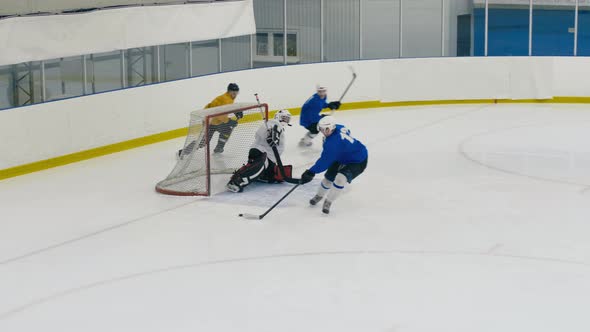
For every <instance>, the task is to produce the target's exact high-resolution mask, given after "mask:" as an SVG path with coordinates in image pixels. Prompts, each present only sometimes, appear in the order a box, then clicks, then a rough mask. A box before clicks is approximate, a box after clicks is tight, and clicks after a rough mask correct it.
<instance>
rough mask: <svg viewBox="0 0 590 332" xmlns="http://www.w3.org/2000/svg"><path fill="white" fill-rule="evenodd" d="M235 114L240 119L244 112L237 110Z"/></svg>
mask: <svg viewBox="0 0 590 332" xmlns="http://www.w3.org/2000/svg"><path fill="white" fill-rule="evenodd" d="M234 114H235V115H236V118H238V120H239V119H241V118H243V117H244V112H236V113H234Z"/></svg>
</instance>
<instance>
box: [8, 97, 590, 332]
mask: <svg viewBox="0 0 590 332" xmlns="http://www.w3.org/2000/svg"><path fill="white" fill-rule="evenodd" d="M337 117H338V119H339V122H341V123H343V124H346V125H347V126H348V127H349V128H350V129H351V130H352V133H353V136H355V137H356V138H358V139H360V140H361V141H362V142H364V143H365V144H366V145H367V147H368V149H369V166H368V168H367V170H366V172H365V173H364V174H362V175H361V176H360V177H359V178H358V179H357V180H355V181H354V182H353V184H352V185H351V186H350V187H349V189H347V192H346V193H345V194H344V195H343V196H341V197H340V199H339V200H337V201H336V202H335V203H334V204H333V206H332V213H331V214H330V215H329V216H324V215H322V213H321V211H320V209H319V208H318V207H315V208H314V207H310V206H309V205H308V200H309V198H310V197H311V196H313V194H314V192H315V190H316V186H317V185H318V183H319V180H320V176H318V177H316V179H315V180H314V182H312V183H310V184H308V185H305V186H303V187H300V188H298V189H297V190H295V192H294V193H293V194H292V195H291V196H290V197H289V198H287V200H285V201H284V202H283V204H281V205H280V206H279V207H278V208H277V209H276V210H274V211H272V212H271V213H270V214H269V215H268V216H267V217H266V218H265V219H264V220H262V222H259V221H248V220H244V219H242V218H238V213H242V212H247V213H262V212H263V211H264V210H265V209H266V208H267V207H268V206H270V205H272V203H273V202H274V201H275V200H276V199H277V198H279V197H280V196H281V195H282V194H283V193H285V192H287V191H288V190H289V189H290V185H289V184H281V185H253V186H252V187H249V188H247V189H246V191H245V192H244V193H242V194H233V193H227V192H220V191H219V190H217V191H216V194H215V195H213V196H212V197H210V198H204V199H203V198H182V197H170V196H163V195H159V194H156V193H155V192H154V184H155V183H156V182H157V181H159V180H161V179H163V178H164V177H165V176H166V175H167V173H168V172H169V171H170V170H171V169H172V166H173V165H174V163H175V159H174V152H175V151H176V150H177V149H178V148H179V146H180V145H181V144H182V140H180V139H179V140H173V141H168V142H164V143H160V144H156V145H151V146H147V147H143V148H139V149H135V150H131V151H127V152H123V153H118V154H113V155H109V156H105V157H101V158H97V159H93V160H88V161H85V162H81V163H77V164H73V165H69V166H65V167H60V168H55V169H51V170H47V171H44V172H39V173H36V174H31V175H27V176H22V177H18V178H13V179H9V180H5V181H2V182H0V206H1V215H0V218H1V219H0V331H2V332H21V331H27V332H29V331H59V332H69V331H72V332H82V331H84V332H94V331H96V332H99V331H100V332H106V331H108V332H113V331H122V332H123V331H124V332H130V331H138V332H139V331H141V332H156V331H158V332H162V331H256V332H262V331H273V332H276V331H382V332H394V331H396V332H400V331H403V332H406V331H407V332H418V331H420V332H422V331H424V332H425V331H453V332H473V331H502V332H523V331H535V332H544V331H547V332H549V331H551V332H555V331H568V332H573V331H584V332H587V331H590V318H589V316H588V312H589V308H590V241H589V238H590V189H589V188H590V143H589V142H590V130H589V127H590V110H588V109H587V106H586V105H550V104H543V105H522V104H519V105H462V106H436V107H406V108H393V109H374V110H366V111H350V112H339V113H337ZM294 120H298V119H294ZM302 134H303V131H302V129H301V128H300V127H298V126H293V127H291V128H289V129H288V139H289V140H290V141H289V144H288V147H287V152H286V154H285V155H284V158H283V159H284V160H285V163H292V164H294V165H295V169H296V171H295V174H296V175H299V174H300V173H301V172H303V170H305V168H306V167H309V165H311V163H312V162H313V161H314V160H315V158H316V157H317V156H318V154H319V152H320V143H321V141H320V139H319V138H318V139H316V141H315V145H314V147H313V148H312V149H311V150H309V151H306V150H302V149H301V148H299V147H297V146H296V145H297V141H298V140H299V138H300V137H301V136H302Z"/></svg>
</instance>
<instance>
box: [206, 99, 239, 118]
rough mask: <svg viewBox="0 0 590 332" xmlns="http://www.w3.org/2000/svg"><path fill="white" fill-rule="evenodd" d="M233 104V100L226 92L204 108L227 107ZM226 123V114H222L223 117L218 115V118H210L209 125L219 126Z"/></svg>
mask: <svg viewBox="0 0 590 332" xmlns="http://www.w3.org/2000/svg"><path fill="white" fill-rule="evenodd" d="M233 103H234V99H233V98H232V97H231V95H230V94H229V92H226V93H224V94H222V95H220V96H217V97H216V98H215V99H213V101H212V102H210V103H209V104H207V106H205V108H211V107H217V106H223V105H229V104H233ZM228 121H229V118H228V116H227V114H224V115H220V116H216V117H214V118H212V119H211V124H212V125H219V124H222V123H227V122H228Z"/></svg>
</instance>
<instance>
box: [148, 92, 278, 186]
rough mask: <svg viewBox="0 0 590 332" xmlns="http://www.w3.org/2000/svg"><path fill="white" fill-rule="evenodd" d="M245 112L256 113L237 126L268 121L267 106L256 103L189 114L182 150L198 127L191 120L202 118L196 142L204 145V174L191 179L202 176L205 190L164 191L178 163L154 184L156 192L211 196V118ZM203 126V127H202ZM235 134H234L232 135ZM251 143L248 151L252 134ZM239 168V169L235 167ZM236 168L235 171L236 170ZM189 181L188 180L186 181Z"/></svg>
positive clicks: (245, 155) (252, 139) (235, 104)
mask: <svg viewBox="0 0 590 332" xmlns="http://www.w3.org/2000/svg"><path fill="white" fill-rule="evenodd" d="M232 106H233V107H232ZM247 111H256V112H251V113H250V114H249V115H246V116H244V118H242V119H240V121H239V124H238V126H240V125H243V124H247V123H252V122H258V121H262V122H261V124H262V123H264V122H266V121H268V114H269V110H268V104H266V103H264V104H256V103H234V104H229V105H223V106H219V107H212V108H207V109H202V110H199V111H193V112H191V122H190V124H189V127H188V132H187V137H186V139H185V143H184V145H183V150H184V149H185V148H186V147H187V145H189V144H190V143H191V142H193V140H194V138H191V134H190V132H191V127H192V126H198V123H194V122H193V119H194V118H199V117H200V118H202V119H203V121H202V123H201V125H202V126H203V127H204V128H202V129H201V130H200V132H199V135H198V138H197V140H199V141H200V140H204V142H205V144H204V147H203V148H204V149H205V172H204V173H203V174H195V176H194V177H193V180H195V182H197V181H196V178H198V177H200V176H202V177H205V190H204V191H188V190H187V191H180V190H172V189H166V188H164V187H165V185H164V184H163V183H164V182H165V181H167V180H169V179H170V176H171V175H172V174H173V173H174V172H175V170H176V167H178V165H179V163H180V161H178V162H177V163H176V164H175V166H174V169H173V170H172V172H171V173H170V174H169V175H168V176H167V177H166V179H165V180H162V181H160V182H158V184H156V188H155V189H156V192H158V193H160V194H164V195H172V196H210V195H211V175H212V174H211V153H212V150H213V149H212V148H211V141H213V140H214V139H213V136H212V135H209V132H210V130H211V128H210V127H211V120H212V118H215V117H219V116H224V115H225V116H229V115H231V114H235V113H238V112H247ZM203 124H205V125H203ZM234 134H235V133H234ZM234 134H232V135H231V136H230V139H231V138H234V139H235V137H233V135H234ZM249 139H250V141H251V143H250V144H248V147H247V148H248V149H249V148H250V146H251V145H252V143H253V142H254V133H252V137H251V138H249ZM200 148H201V147H199V148H198V149H200ZM241 152H243V154H244V155H243V158H244V160H245V159H246V158H247V156H248V150H246V151H241ZM190 157H194V156H190ZM237 168H239V167H237ZM237 168H236V169H237ZM233 171H235V169H233V170H232V172H233ZM215 174H231V172H229V170H228V171H227V172H224V171H222V172H219V173H215ZM187 181H189V180H187ZM228 181H229V177H228Z"/></svg>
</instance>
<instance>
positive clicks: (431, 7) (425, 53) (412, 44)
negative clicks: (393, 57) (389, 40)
mask: <svg viewBox="0 0 590 332" xmlns="http://www.w3.org/2000/svg"><path fill="white" fill-rule="evenodd" d="M402 15H403V18H402V22H403V23H402V28H403V35H402V39H403V40H402V56H403V57H404V58H418V57H434V56H441V55H442V34H441V26H442V2H441V0H410V1H407V0H406V1H402Z"/></svg>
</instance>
